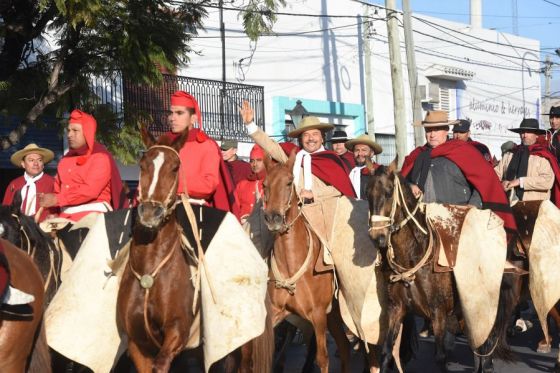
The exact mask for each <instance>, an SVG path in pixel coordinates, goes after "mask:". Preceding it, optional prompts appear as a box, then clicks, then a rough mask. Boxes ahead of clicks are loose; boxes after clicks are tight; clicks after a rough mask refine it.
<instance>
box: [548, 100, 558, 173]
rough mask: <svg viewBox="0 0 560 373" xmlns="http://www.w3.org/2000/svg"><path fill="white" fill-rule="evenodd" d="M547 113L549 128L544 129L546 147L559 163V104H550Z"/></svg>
mask: <svg viewBox="0 0 560 373" xmlns="http://www.w3.org/2000/svg"><path fill="white" fill-rule="evenodd" d="M545 115H546V114H545ZM548 115H549V119H550V129H548V130H547V131H546V139H547V140H548V141H547V143H548V148H549V150H550V151H551V152H552V154H554V155H555V156H556V161H557V162H559V163H560V106H551V107H550V112H549V113H548Z"/></svg>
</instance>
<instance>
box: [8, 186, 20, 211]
mask: <svg viewBox="0 0 560 373" xmlns="http://www.w3.org/2000/svg"><path fill="white" fill-rule="evenodd" d="M21 202H22V199H21V189H18V190H16V192H15V193H14V198H13V199H12V204H11V205H10V212H11V213H12V214H15V215H19V214H20V212H21Z"/></svg>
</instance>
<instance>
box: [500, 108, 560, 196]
mask: <svg viewBox="0 0 560 373" xmlns="http://www.w3.org/2000/svg"><path fill="white" fill-rule="evenodd" d="M510 131H511V132H515V133H519V136H520V138H521V145H518V146H517V147H516V148H515V150H514V152H513V153H506V154H505V155H504V156H503V158H502V159H501V161H500V162H499V163H498V165H497V166H496V167H495V171H496V173H497V174H498V178H499V179H500V180H502V186H503V188H504V190H505V191H506V192H507V193H508V195H510V198H511V199H517V200H519V201H535V200H544V199H551V190H552V192H553V193H552V197H554V198H553V201H554V202H556V204H557V206H558V204H560V180H559V177H560V167H559V166H558V163H557V162H556V158H555V156H554V155H553V154H552V153H551V152H550V151H549V150H548V149H547V148H546V147H545V146H543V145H542V144H539V143H538V142H537V139H538V137H539V135H543V134H545V132H546V131H545V130H543V129H540V128H539V122H538V121H537V120H536V119H529V118H526V119H523V121H522V122H521V124H520V125H519V128H513V129H510Z"/></svg>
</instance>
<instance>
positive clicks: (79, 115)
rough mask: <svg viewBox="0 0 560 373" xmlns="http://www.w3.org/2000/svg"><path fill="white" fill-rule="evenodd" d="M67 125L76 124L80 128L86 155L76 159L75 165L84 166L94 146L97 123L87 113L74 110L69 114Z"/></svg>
mask: <svg viewBox="0 0 560 373" xmlns="http://www.w3.org/2000/svg"><path fill="white" fill-rule="evenodd" d="M68 123H76V124H80V125H81V126H82V130H83V132H84V137H85V138H86V145H87V148H88V149H87V152H86V154H85V155H84V156H82V157H80V159H78V161H77V163H78V164H79V165H81V164H84V163H85V162H86V161H87V158H88V156H89V155H90V154H91V152H92V151H93V145H94V144H95V132H96V131H97V121H96V120H95V118H94V117H93V116H91V115H89V114H88V113H85V112H83V111H81V110H78V109H76V110H74V111H72V112H71V113H70V119H69V120H68Z"/></svg>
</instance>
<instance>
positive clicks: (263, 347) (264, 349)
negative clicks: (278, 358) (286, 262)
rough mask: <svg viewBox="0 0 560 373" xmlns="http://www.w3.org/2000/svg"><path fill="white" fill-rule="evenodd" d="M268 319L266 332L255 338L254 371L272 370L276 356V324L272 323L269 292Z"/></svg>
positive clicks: (267, 297) (266, 320)
mask: <svg viewBox="0 0 560 373" xmlns="http://www.w3.org/2000/svg"><path fill="white" fill-rule="evenodd" d="M265 307H266V319H265V325H264V332H263V333H262V334H261V335H260V336H258V337H257V338H255V339H253V342H252V344H253V346H252V347H253V356H252V360H253V372H259V373H260V372H263V373H269V372H272V365H273V364H272V363H273V358H274V326H273V325H272V317H271V316H270V314H271V311H272V310H271V302H270V297H269V295H268V292H267V294H266V299H265Z"/></svg>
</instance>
